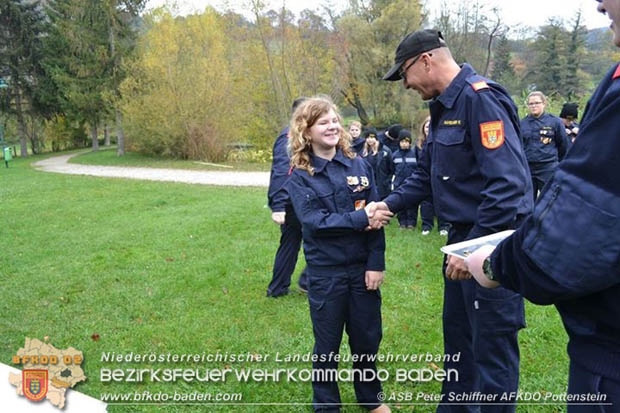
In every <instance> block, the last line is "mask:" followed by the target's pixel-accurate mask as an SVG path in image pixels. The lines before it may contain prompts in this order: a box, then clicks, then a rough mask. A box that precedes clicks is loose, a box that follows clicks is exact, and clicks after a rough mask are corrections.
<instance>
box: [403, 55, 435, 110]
mask: <svg viewBox="0 0 620 413" xmlns="http://www.w3.org/2000/svg"><path fill="white" fill-rule="evenodd" d="M430 56H432V55H431V54H429V53H422V54H421V55H417V56H414V57H412V58H409V59H407V60H405V62H404V63H403V65H402V67H401V77H402V79H403V86H404V87H405V89H413V90H415V91H416V92H418V93H419V94H420V96H421V97H422V99H423V100H429V99H432V98H433V97H435V95H434V94H433V91H432V88H431V87H430V78H429V73H428V72H427V71H426V70H424V69H425V68H424V65H425V64H426V62H425V60H424V59H428V57H430Z"/></svg>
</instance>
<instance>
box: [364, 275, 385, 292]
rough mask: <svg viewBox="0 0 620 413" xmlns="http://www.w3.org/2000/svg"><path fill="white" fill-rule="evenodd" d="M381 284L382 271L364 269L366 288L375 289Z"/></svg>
mask: <svg viewBox="0 0 620 413" xmlns="http://www.w3.org/2000/svg"><path fill="white" fill-rule="evenodd" d="M381 284H383V271H366V289H368V290H377V289H379V287H380V286H381Z"/></svg>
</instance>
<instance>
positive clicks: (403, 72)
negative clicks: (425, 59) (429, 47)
mask: <svg viewBox="0 0 620 413" xmlns="http://www.w3.org/2000/svg"><path fill="white" fill-rule="evenodd" d="M423 54H424V53H420V54H419V55H418V56H417V57H416V58H415V59H413V60H412V61H411V63H409V64H408V65H407V67H406V68H404V69H403V68H402V67H401V68H400V69H398V75H399V76H400V78H401V79H404V78H405V74H406V73H407V70H409V68H410V67H411V66H413V65H414V64H415V62H417V61H418V60H419V59H420V58H421V57H422V55H423ZM432 55H433V54H432V53H428V56H429V57H430V56H432Z"/></svg>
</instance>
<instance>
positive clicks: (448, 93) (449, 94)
mask: <svg viewBox="0 0 620 413" xmlns="http://www.w3.org/2000/svg"><path fill="white" fill-rule="evenodd" d="M475 74H476V72H475V71H474V68H473V67H471V66H470V65H469V64H468V63H464V64H463V65H462V66H461V70H460V71H459V73H458V74H457V75H456V77H455V78H454V79H452V82H450V84H449V85H448V87H447V88H446V90H444V91H443V92H442V93H441V95H439V96H438V97H437V99H436V100H438V101H439V102H441V104H442V105H443V106H444V107H446V108H447V109H452V106H454V102H455V101H456V98H457V97H459V94H460V93H461V91H462V90H463V88H464V87H465V85H466V84H467V78H468V77H470V76H473V75H475Z"/></svg>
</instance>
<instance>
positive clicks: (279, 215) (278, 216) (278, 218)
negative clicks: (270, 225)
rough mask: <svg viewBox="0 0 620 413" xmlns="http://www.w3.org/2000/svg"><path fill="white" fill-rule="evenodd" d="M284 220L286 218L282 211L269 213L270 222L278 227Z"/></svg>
mask: <svg viewBox="0 0 620 413" xmlns="http://www.w3.org/2000/svg"><path fill="white" fill-rule="evenodd" d="M285 218H286V212H284V211H282V212H272V213H271V220H272V221H273V222H275V223H276V224H278V225H283V224H284V219H285Z"/></svg>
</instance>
